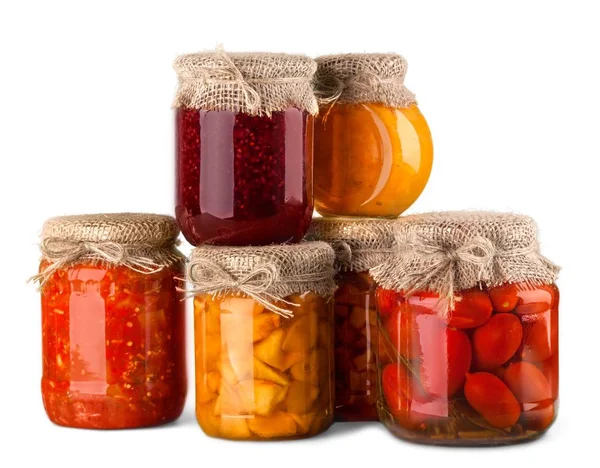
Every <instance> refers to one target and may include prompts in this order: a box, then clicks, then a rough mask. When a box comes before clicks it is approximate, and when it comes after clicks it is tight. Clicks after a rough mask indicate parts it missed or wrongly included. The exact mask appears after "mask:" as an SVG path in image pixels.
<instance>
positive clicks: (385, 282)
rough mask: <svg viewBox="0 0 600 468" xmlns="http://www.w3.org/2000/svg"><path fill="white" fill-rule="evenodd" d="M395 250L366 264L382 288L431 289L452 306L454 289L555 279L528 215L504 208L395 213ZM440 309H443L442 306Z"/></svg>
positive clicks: (555, 267) (544, 282)
mask: <svg viewBox="0 0 600 468" xmlns="http://www.w3.org/2000/svg"><path fill="white" fill-rule="evenodd" d="M394 237H395V240H396V248H397V252H396V253H395V254H394V255H393V256H392V257H390V259H389V260H388V261H386V262H385V263H383V264H381V265H379V266H377V267H375V268H373V269H371V275H372V276H373V279H374V280H375V281H376V282H377V284H378V285H379V286H381V287H383V288H385V289H393V290H395V291H404V292H405V293H407V294H410V293H413V292H415V291H423V290H424V291H432V292H435V293H438V294H439V295H440V298H442V299H445V300H447V307H446V308H445V311H446V312H447V311H448V310H453V308H454V302H455V299H456V297H455V292H457V291H461V290H464V289H469V288H473V287H476V286H478V285H484V286H486V287H494V286H499V285H501V284H504V283H519V282H524V283H527V284H530V285H532V286H533V285H543V284H551V283H554V281H555V280H556V278H557V276H558V272H559V267H558V266H556V265H555V264H553V263H552V262H550V261H549V260H547V259H546V258H545V257H543V256H542V255H541V253H540V250H539V244H538V239H537V226H536V224H535V222H534V221H533V219H531V218H529V217H527V216H522V215H515V214H509V213H488V212H448V213H426V214H420V215H413V216H405V217H402V218H399V219H398V220H397V221H396V224H395V226H394ZM443 310H444V309H443Z"/></svg>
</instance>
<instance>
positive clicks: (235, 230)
mask: <svg viewBox="0 0 600 468" xmlns="http://www.w3.org/2000/svg"><path fill="white" fill-rule="evenodd" d="M175 70H176V71H177V74H178V77H179V87H178V90H177V94H176V98H175V108H176V140H177V142H176V153H177V189H176V198H177V207H176V215H177V220H178V222H179V224H180V226H181V229H182V232H183V234H184V236H185V237H186V239H187V240H188V241H189V242H190V243H191V244H193V245H194V246H196V248H195V249H194V250H193V252H192V255H191V259H190V263H189V265H188V272H187V279H188V284H189V292H190V295H192V296H194V318H195V324H194V327H195V348H196V415H197V419H198V422H199V423H200V426H201V427H202V429H203V430H204V432H205V433H206V434H208V435H209V436H213V437H222V438H227V439H239V440H248V439H252V440H272V439H294V438H302V437H308V436H312V435H315V434H318V433H320V432H322V431H324V430H326V429H327V428H328V427H329V426H330V425H331V423H332V420H333V350H332V341H333V339H332V333H333V301H332V295H333V292H334V290H335V283H334V281H333V275H334V270H333V261H334V253H333V250H332V248H331V247H330V246H329V245H327V244H325V243H321V242H300V241H301V240H302V239H303V237H304V235H305V233H306V231H307V229H308V228H309V225H310V222H311V219H312V213H313V186H312V182H313V175H312V170H313V153H312V151H313V124H314V122H313V116H314V115H315V114H316V113H317V111H318V105H317V101H316V98H315V95H314V91H313V88H312V79H313V75H314V73H315V70H316V63H315V62H314V60H312V59H310V58H308V57H304V56H297V55H286V54H267V53H254V54H236V53H232V54H230V53H225V52H224V51H221V50H218V51H216V52H207V53H199V54H190V55H184V56H181V57H178V58H177V59H176V61H175Z"/></svg>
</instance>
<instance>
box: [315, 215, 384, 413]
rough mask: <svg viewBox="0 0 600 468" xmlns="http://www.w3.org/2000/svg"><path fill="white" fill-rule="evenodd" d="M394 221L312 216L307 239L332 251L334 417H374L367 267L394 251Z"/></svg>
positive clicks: (374, 341)
mask: <svg viewBox="0 0 600 468" xmlns="http://www.w3.org/2000/svg"><path fill="white" fill-rule="evenodd" d="M392 225H393V224H392V221H390V220H385V219H374V218H372V219H367V218H360V219H358V218H315V219H313V222H312V224H311V228H310V230H309V232H308V235H307V237H308V238H309V239H313V240H321V241H325V242H327V243H329V244H330V245H331V246H332V247H333V248H334V250H335V251H336V271H337V274H336V283H337V286H338V289H337V291H336V293H335V308H334V309H335V329H334V356H335V363H336V366H335V418H336V419H337V420H338V421H377V420H378V416H377V368H376V365H375V354H376V353H377V346H378V338H377V333H378V323H377V314H376V310H375V283H374V282H373V279H372V278H371V276H370V275H369V269H370V268H373V267H375V266H377V265H379V264H380V263H382V262H383V261H384V260H385V259H386V258H387V257H388V256H389V255H390V253H391V252H392V244H393V235H392Z"/></svg>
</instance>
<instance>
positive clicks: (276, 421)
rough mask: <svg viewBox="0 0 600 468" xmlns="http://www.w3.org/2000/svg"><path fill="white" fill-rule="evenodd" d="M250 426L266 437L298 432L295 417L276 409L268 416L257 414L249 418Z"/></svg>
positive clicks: (258, 434)
mask: <svg viewBox="0 0 600 468" xmlns="http://www.w3.org/2000/svg"><path fill="white" fill-rule="evenodd" d="M248 427H249V428H250V430H251V431H252V432H253V433H254V434H256V435H257V436H259V437H262V438H264V439H276V438H283V437H291V436H293V435H295V434H296V423H295V421H294V419H293V418H292V417H291V416H290V415H289V414H287V413H284V412H283V411H276V412H274V413H273V414H272V415H271V416H269V417H268V418H266V417H262V416H255V417H254V418H251V419H248Z"/></svg>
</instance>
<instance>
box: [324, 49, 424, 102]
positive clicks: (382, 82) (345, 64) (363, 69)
mask: <svg viewBox="0 0 600 468" xmlns="http://www.w3.org/2000/svg"><path fill="white" fill-rule="evenodd" d="M316 60H317V65H318V68H317V73H316V74H315V93H316V94H317V97H318V98H319V102H320V103H321V104H329V103H333V102H336V103H348V104H358V103H362V102H374V103H380V104H384V105H386V106H388V107H400V108H406V107H410V106H413V105H415V104H416V103H417V101H416V99H415V95H414V94H413V93H411V92H410V91H409V90H408V89H407V88H406V87H405V86H404V77H405V75H406V70H407V66H408V64H407V62H406V60H405V59H404V57H402V56H400V55H398V54H342V55H326V56H322V57H318V58H317V59H316Z"/></svg>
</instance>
